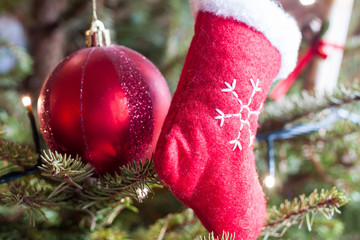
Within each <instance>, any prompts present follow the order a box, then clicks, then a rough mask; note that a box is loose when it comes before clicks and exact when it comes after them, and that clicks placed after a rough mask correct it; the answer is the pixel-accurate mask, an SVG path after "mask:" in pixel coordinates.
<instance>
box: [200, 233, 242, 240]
mask: <svg viewBox="0 0 360 240" xmlns="http://www.w3.org/2000/svg"><path fill="white" fill-rule="evenodd" d="M235 239H236V236H235V234H229V233H226V232H224V233H223V235H222V237H221V239H219V238H218V237H215V236H214V233H211V234H209V236H208V237H200V238H199V240H235ZM238 240H241V239H238Z"/></svg>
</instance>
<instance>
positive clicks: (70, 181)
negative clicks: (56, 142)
mask: <svg viewBox="0 0 360 240" xmlns="http://www.w3.org/2000/svg"><path fill="white" fill-rule="evenodd" d="M41 158H42V160H43V162H44V163H43V164H42V165H41V166H39V169H40V170H41V175H43V176H45V177H47V178H50V179H51V180H53V181H55V182H60V184H59V185H58V186H57V187H56V188H55V189H54V191H53V192H52V193H51V194H50V195H49V197H48V198H49V199H50V198H53V197H54V196H56V195H58V194H59V193H61V192H63V191H65V190H66V189H68V188H71V187H74V188H77V189H83V187H82V186H81V185H80V183H81V182H84V181H85V180H86V179H88V178H89V177H91V176H92V175H93V172H94V169H93V167H92V166H91V165H90V164H84V163H83V162H82V161H81V158H80V157H79V156H76V157H75V158H72V157H71V156H67V155H66V154H64V155H61V154H59V153H57V152H55V153H53V152H51V151H49V152H48V153H47V152H46V151H44V152H43V155H42V156H41Z"/></svg>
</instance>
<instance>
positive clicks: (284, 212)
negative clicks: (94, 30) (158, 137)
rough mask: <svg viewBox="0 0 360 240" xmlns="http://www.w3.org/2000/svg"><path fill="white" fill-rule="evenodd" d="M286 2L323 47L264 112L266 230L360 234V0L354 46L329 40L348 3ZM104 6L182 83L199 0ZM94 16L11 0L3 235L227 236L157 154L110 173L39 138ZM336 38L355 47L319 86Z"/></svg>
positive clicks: (101, 4) (4, 95)
mask: <svg viewBox="0 0 360 240" xmlns="http://www.w3.org/2000/svg"><path fill="white" fill-rule="evenodd" d="M340 1H341V0H340ZM280 2H281V3H283V6H284V8H285V10H288V11H290V12H291V13H293V14H294V15H295V16H296V15H299V16H297V20H298V22H299V25H300V27H301V30H302V34H303V36H304V39H303V42H302V46H301V49H300V52H302V53H309V52H311V51H313V52H312V53H313V57H312V58H311V59H310V60H309V61H308V63H307V65H306V66H303V68H302V69H301V71H299V72H298V75H297V76H296V79H297V81H296V82H295V84H294V85H292V86H291V89H290V91H289V93H288V94H287V96H284V97H283V98H282V99H281V101H276V102H275V101H273V100H271V99H268V100H267V102H266V103H265V105H264V109H263V112H262V114H261V115H260V117H259V126H260V127H259V129H258V133H257V141H255V145H254V151H255V159H256V164H257V168H258V170H257V171H258V173H259V177H260V182H261V183H262V184H263V188H264V192H265V194H266V201H267V208H268V210H267V219H266V222H265V225H264V227H263V230H262V233H261V236H260V237H259V239H345V240H346V239H349V240H350V239H358V238H359V237H360V232H359V223H358V222H357V218H358V215H359V213H360V207H359V206H360V204H359V201H360V197H359V196H360V188H359V182H360V178H359V176H358V175H359V174H358V169H359V166H360V160H359V158H358V156H359V155H360V152H359V150H358V147H357V146H358V142H359V139H360V135H359V133H358V130H359V126H360V115H358V114H360V112H359V111H358V110H357V109H358V108H357V106H358V104H359V100H360V87H359V84H358V80H359V77H360V72H359V68H358V65H359V64H360V59H359V56H360V55H359V49H360V41H359V34H360V24H359V21H358V19H359V17H360V11H359V9H360V8H359V7H360V1H359V0H355V1H354V3H353V4H354V6H353V8H352V18H351V22H350V28H349V33H348V37H347V41H346V44H345V46H339V44H337V43H332V42H330V43H329V41H330V40H324V39H326V34H327V33H329V31H330V30H329V29H330V28H331V26H332V24H333V25H334V23H333V21H335V20H333V19H331V18H330V17H329V15H331V12H332V10H331V9H332V7H333V8H335V7H336V6H331V4H330V3H328V1H325V0H323V1H320V0H318V2H315V3H313V4H314V5H306V4H310V2H311V1H308V2H307V1H299V2H298V1H296V4H297V5H296V4H295V5H294V3H289V2H287V1H280ZM294 2H295V1H294ZM335 2H336V1H335ZM305 5H306V6H305ZM299 6H302V8H301V9H300V8H299ZM97 8H98V9H97V15H98V17H99V18H100V19H102V21H103V22H104V24H105V25H106V26H107V28H109V29H110V30H111V35H112V40H113V42H115V43H117V44H121V45H124V46H127V47H128V48H131V49H135V50H136V51H138V52H140V53H141V54H143V55H144V56H146V57H147V58H148V59H150V60H151V61H152V62H153V63H154V64H155V65H156V66H157V67H158V68H159V70H160V72H161V73H162V74H163V75H164V77H165V79H166V81H167V83H168V85H169V87H170V90H171V92H172V93H174V91H175V89H176V87H177V83H178V81H179V75H180V72H181V69H182V67H183V65H184V61H185V57H186V54H187V50H188V48H189V45H190V42H191V39H192V36H193V34H194V32H193V29H194V27H193V26H194V18H193V16H192V15H191V11H190V9H189V3H188V1H185V0H172V1H165V0H154V1H139V0H132V1H112V0H106V1H98V2H97ZM314 9H316V11H314ZM329 9H330V10H329ZM329 12H330V13H329ZM305 13H306V14H305ZM309 16H311V18H310V17H309ZM92 17H93V8H92V4H91V1H89V0H67V1H57V0H32V1H20V0H4V1H2V2H1V3H0V53H1V54H0V92H1V94H0V127H1V130H0V222H1V224H0V239H159V240H161V239H216V236H214V235H211V234H210V235H209V233H208V232H207V230H206V229H205V228H204V227H203V226H202V224H201V222H200V221H199V220H198V218H197V217H196V215H195V213H194V212H193V210H192V209H190V208H188V207H187V206H185V205H184V204H182V203H181V202H180V201H179V200H177V199H176V198H175V197H174V196H173V194H172V193H171V192H170V191H169V190H168V188H167V187H165V186H164V185H163V182H162V181H161V179H160V178H159V176H158V174H157V173H156V171H155V167H154V164H153V161H152V160H151V156H148V158H147V160H146V161H142V162H130V163H127V164H125V165H123V166H120V167H118V166H117V168H118V170H114V171H115V173H107V174H102V175H99V174H98V172H97V170H96V169H95V168H94V167H93V166H92V165H91V164H88V163H86V162H84V161H82V160H81V159H80V156H76V155H75V154H72V155H69V153H68V154H65V153H58V152H55V151H51V150H49V149H48V146H47V145H46V144H45V141H43V139H39V136H40V135H39V134H38V131H39V130H38V128H39V119H37V117H35V119H33V117H34V115H35V116H37V115H36V114H35V112H36V109H35V104H36V100H37V98H38V96H39V94H40V90H41V86H42V85H43V83H44V81H45V79H46V78H47V76H48V75H49V74H50V73H51V72H52V70H53V69H54V68H55V67H56V66H57V65H58V64H59V62H60V61H61V60H62V59H63V58H64V57H65V56H68V55H70V54H71V53H73V52H75V51H76V50H78V49H80V48H84V47H85V37H84V32H85V31H86V30H87V29H88V28H89V25H90V22H91V21H92ZM316 24H317V25H316ZM326 44H327V46H325V47H324V45H326ZM329 45H330V48H333V49H336V50H340V51H341V52H344V59H343V63H342V67H341V71H340V75H339V77H337V76H336V80H337V83H336V84H337V85H336V88H334V89H332V90H331V91H328V90H326V91H324V92H323V93H319V92H318V91H321V89H320V90H319V88H321V86H320V87H319V84H318V85H316V81H315V80H314V77H313V76H314V75H316V74H314V72H317V71H319V68H320V67H319V64H320V63H319V62H317V61H326V60H329V59H330V58H331V52H327V51H326V49H325V48H326V47H329ZM319 46H320V47H319ZM309 49H310V50H309ZM311 49H312V50H311ZM314 49H316V51H315V50H314ZM324 49H325V50H324ZM322 50H324V52H322ZM314 52H315V53H314ZM322 53H324V54H325V55H326V56H324V54H323V55H322ZM324 58H326V59H325V60H324ZM300 59H301V57H300ZM299 62H301V61H299ZM314 82H315V83H314ZM231 84H232V82H228V86H225V85H224V88H225V87H228V88H229V89H230V88H231V87H232V86H231ZM256 84H257V83H256V82H252V85H253V86H255V85H256ZM274 85H276V83H275V84H274ZM290 85H291V84H290ZM320 85H321V84H320ZM256 86H257V85H256ZM274 88H275V89H276V87H274ZM304 88H306V89H307V90H306V91H305V90H303V89H304ZM254 89H256V88H255V87H254ZM64 94H67V93H66V91H64ZM24 96H29V97H30V98H24ZM21 100H23V103H22V101H21ZM31 100H32V103H31ZM29 101H30V102H29ZM248 105H250V103H249V104H248ZM24 106H25V107H24ZM32 107H34V109H33V108H32ZM249 111H250V110H249ZM102 118H103V119H102ZM29 120H30V121H29ZM99 121H100V122H101V121H103V123H104V124H105V118H104V116H100V117H99ZM94 131H95V129H94ZM250 136H251V134H250ZM135 145H136V147H137V146H138V144H135ZM235 147H236V146H235ZM134 151H135V150H134ZM213 217H214V218H216V216H213ZM222 239H235V238H234V236H233V235H232V233H231V232H230V233H224V235H223V237H222ZM236 239H238V238H236Z"/></svg>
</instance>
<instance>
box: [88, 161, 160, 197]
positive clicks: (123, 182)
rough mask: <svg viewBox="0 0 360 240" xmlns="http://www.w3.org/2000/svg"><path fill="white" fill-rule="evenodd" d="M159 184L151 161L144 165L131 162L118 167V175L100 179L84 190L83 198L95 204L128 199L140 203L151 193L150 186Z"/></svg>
mask: <svg viewBox="0 0 360 240" xmlns="http://www.w3.org/2000/svg"><path fill="white" fill-rule="evenodd" d="M160 184H161V182H160V180H159V179H158V177H157V174H156V172H155V168H154V164H153V162H152V161H151V160H146V162H145V163H144V164H143V163H141V162H132V163H130V164H128V165H127V166H124V167H120V169H119V172H118V173H115V174H113V175H110V174H106V175H104V176H102V177H100V178H99V179H98V180H97V181H96V184H93V185H92V188H91V189H86V190H85V192H84V197H85V198H88V199H89V200H93V201H96V202H101V201H106V200H109V199H113V198H114V199H118V200H120V199H123V198H127V197H130V198H133V199H135V200H137V201H138V202H141V201H142V199H143V198H145V197H146V196H147V194H148V193H149V191H151V185H160Z"/></svg>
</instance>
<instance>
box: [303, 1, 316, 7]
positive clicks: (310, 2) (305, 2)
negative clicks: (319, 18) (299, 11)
mask: <svg viewBox="0 0 360 240" xmlns="http://www.w3.org/2000/svg"><path fill="white" fill-rule="evenodd" d="M300 3H301V4H302V5H304V6H307V5H312V4H314V3H315V0H300Z"/></svg>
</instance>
